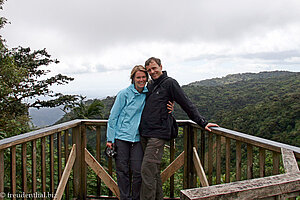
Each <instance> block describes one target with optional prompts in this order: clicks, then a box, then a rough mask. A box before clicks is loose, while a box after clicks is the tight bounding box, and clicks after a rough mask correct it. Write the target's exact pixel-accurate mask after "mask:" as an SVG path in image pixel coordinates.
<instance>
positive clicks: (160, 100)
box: [139, 71, 207, 140]
mask: <svg viewBox="0 0 300 200" xmlns="http://www.w3.org/2000/svg"><path fill="white" fill-rule="evenodd" d="M147 87H148V90H149V92H148V95H147V99H146V105H145V108H144V110H143V113H142V118H141V123H140V127H139V131H140V135H141V136H143V137H153V138H161V139H166V140H169V139H170V138H171V128H172V117H171V114H169V113H168V109H167V104H168V101H175V102H176V103H178V104H179V105H180V106H181V108H182V109H183V110H184V111H185V112H186V113H187V115H188V116H189V118H190V119H191V120H193V121H194V122H196V123H197V124H198V125H199V126H201V127H203V128H204V127H205V126H206V125H207V121H206V120H205V119H204V117H202V116H201V115H200V114H199V112H198V110H197V108H196V106H195V105H194V104H193V103H192V102H191V101H190V100H189V99H188V98H187V96H186V95H185V94H184V92H183V90H182V88H181V87H180V86H179V84H178V82H177V81H176V80H175V79H173V78H171V77H168V75H167V72H165V71H164V72H163V74H162V75H161V76H160V77H159V78H158V79H156V80H154V81H151V82H150V83H148V86H147Z"/></svg>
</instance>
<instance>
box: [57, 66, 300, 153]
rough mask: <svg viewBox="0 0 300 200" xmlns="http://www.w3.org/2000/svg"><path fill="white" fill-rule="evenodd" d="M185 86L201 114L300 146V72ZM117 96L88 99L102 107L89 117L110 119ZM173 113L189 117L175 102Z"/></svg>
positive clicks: (88, 104)
mask: <svg viewBox="0 0 300 200" xmlns="http://www.w3.org/2000/svg"><path fill="white" fill-rule="evenodd" d="M182 88H183V90H184V91H185V93H186V94H187V96H188V97H189V98H190V99H191V101H192V102H193V103H194V104H195V105H196V107H197V108H198V110H199V112H200V114H201V115H203V116H204V117H205V118H207V119H208V120H209V121H210V122H214V123H217V124H219V125H220V126H221V127H224V128H228V129H232V130H236V131H239V132H243V133H246V134H250V135H254V136H258V137H262V138H266V139H270V140H274V141H278V142H282V143H286V144H290V145H293V146H298V147H299V146H300V134H299V133H300V101H299V100H300V73H299V72H287V71H273V72H260V73H243V74H233V75H228V76H226V77H223V78H215V79H208V80H203V81H198V82H194V83H190V84H188V85H184V86H182ZM114 99H115V97H107V98H105V99H103V100H89V101H85V102H84V105H86V110H88V108H90V109H91V108H93V107H94V106H95V101H97V102H101V103H102V106H101V108H99V109H100V110H101V111H100V112H101V115H99V114H98V115H94V116H90V118H95V119H97V118H102V119H103V118H104V119H107V118H108V116H109V111H110V109H111V107H112V105H113V102H114ZM81 107H83V105H81ZM77 113H78V112H77ZM81 113H82V112H81ZM86 113H87V114H86V116H89V114H88V112H87V111H86ZM174 116H175V117H176V119H178V120H182V119H188V117H187V115H186V114H185V112H184V111H183V110H182V109H181V108H180V106H179V105H176V104H175V110H174ZM82 117H83V116H81V118H82ZM75 118H80V116H79V115H78V114H76V110H74V111H72V112H70V113H68V114H66V115H65V116H64V117H63V118H62V119H61V120H59V122H63V121H69V120H70V119H75Z"/></svg>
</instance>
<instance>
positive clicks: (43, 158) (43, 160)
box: [41, 137, 47, 199]
mask: <svg viewBox="0 0 300 200" xmlns="http://www.w3.org/2000/svg"><path fill="white" fill-rule="evenodd" d="M41 165H42V170H41V173H42V192H43V193H45V192H47V191H46V190H47V189H46V187H47V186H46V138H45V137H42V138H41ZM44 199H45V198H44Z"/></svg>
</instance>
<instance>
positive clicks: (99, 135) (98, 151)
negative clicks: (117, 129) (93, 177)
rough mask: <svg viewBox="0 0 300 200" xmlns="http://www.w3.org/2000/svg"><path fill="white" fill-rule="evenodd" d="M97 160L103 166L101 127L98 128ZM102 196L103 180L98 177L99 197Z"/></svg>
mask: <svg viewBox="0 0 300 200" xmlns="http://www.w3.org/2000/svg"><path fill="white" fill-rule="evenodd" d="M96 159H97V161H98V162H99V163H100V164H101V126H96ZM100 195H101V179H100V178H99V177H98V176H97V196H100Z"/></svg>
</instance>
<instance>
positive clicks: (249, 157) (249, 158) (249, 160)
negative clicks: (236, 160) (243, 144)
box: [247, 144, 253, 179]
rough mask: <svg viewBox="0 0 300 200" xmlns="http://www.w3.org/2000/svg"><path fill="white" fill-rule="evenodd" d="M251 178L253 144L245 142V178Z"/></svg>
mask: <svg viewBox="0 0 300 200" xmlns="http://www.w3.org/2000/svg"><path fill="white" fill-rule="evenodd" d="M252 178H253V146H252V145H251V144H247V179H252Z"/></svg>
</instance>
